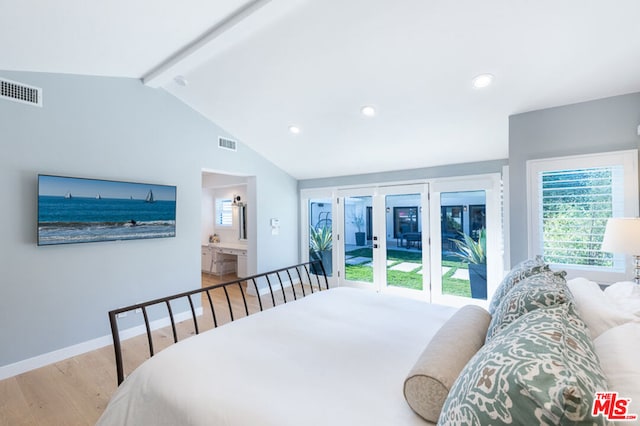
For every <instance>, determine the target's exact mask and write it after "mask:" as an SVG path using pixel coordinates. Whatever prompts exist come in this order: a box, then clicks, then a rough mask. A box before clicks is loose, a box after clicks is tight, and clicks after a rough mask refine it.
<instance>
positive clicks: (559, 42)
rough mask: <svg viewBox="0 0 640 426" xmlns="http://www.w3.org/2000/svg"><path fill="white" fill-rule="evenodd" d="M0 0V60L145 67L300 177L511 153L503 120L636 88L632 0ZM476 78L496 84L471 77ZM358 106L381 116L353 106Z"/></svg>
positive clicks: (43, 65)
mask: <svg viewBox="0 0 640 426" xmlns="http://www.w3.org/2000/svg"><path fill="white" fill-rule="evenodd" d="M0 10H2V13H0V38H1V39H2V40H3V41H4V43H3V49H2V54H0V69H5V70H25V71H43V72H58V73H71V74H88V75H99V76H122V77H134V78H140V79H141V81H142V83H143V84H147V85H148V86H150V87H154V88H158V89H159V90H160V89H164V90H167V91H169V92H170V93H172V94H173V95H174V96H176V97H177V98H179V99H181V100H182V101H183V102H185V103H187V104H188V105H190V106H191V107H193V108H194V109H195V110H197V111H199V112H200V113H202V114H204V115H205V116H207V117H208V118H210V119H211V120H212V121H214V122H215V123H216V124H218V125H220V126H221V127H223V128H224V129H226V130H227V131H228V132H230V133H231V134H233V135H234V136H235V137H237V138H238V139H239V140H240V141H241V142H243V143H245V144H247V145H248V146H250V147H251V148H253V149H254V150H256V151H258V152H259V153H261V154H262V155H264V156H265V157H266V158H268V159H269V160H270V161H272V162H273V163H275V164H276V165H278V166H279V167H281V168H282V169H284V170H285V171H287V172H288V173H289V174H291V175H292V176H294V177H296V178H298V179H306V178H316V177H327V176H338V175H349V174H359V173H371V172H381V171H388V170H399V169H410V168H418V167H428V166H436V165H442V164H449V163H462V162H471V161H481V160H490V159H500V158H506V157H507V155H508V152H507V151H508V117H509V115H511V114H516V113H520V112H525V111H531V110H536V109H542V108H548V107H553V106H558V105H565V104H570V103H575V102H582V101H587V100H592V99H597V98H602V97H607V96H613V95H619V94H624V93H631V92H637V91H640V31H638V17H640V1H637V0H615V1H611V0H537V1H527V0H486V1H482V2H481V1H477V0H456V1H450V0H397V1H390V0H321V1H320V0H317V1H311V0H254V1H247V0H216V1H209V0H190V1H188V2H177V1H174V0H153V1H151V0H139V1H135V0H134V1H131V0H110V1H87V0H58V1H55V2H45V1H42V0H21V1H9V0H1V2H0ZM483 73H490V74H492V75H493V77H494V78H493V82H492V84H491V85H490V86H488V87H486V88H483V89H478V88H475V87H474V86H473V85H472V79H473V78H474V77H475V76H477V75H479V74H483ZM178 76H181V77H182V78H183V80H182V83H183V84H184V83H185V82H186V83H187V84H186V85H183V84H179V83H178V82H176V80H175V78H176V77H178ZM178 80H180V79H178ZM367 105H368V106H373V107H374V108H375V110H376V114H375V116H373V117H367V116H364V115H362V114H361V108H362V107H363V106H367ZM638 118H639V120H640V117H638ZM290 126H296V127H298V128H299V130H300V131H299V133H298V134H293V133H291V132H290V131H289V128H290ZM212 143H217V141H212Z"/></svg>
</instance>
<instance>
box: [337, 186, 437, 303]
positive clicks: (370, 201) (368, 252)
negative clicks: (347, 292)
mask: <svg viewBox="0 0 640 426" xmlns="http://www.w3.org/2000/svg"><path fill="white" fill-rule="evenodd" d="M427 193H428V191H427V185H426V184H412V185H394V186H380V187H370V188H358V189H345V190H339V191H338V197H337V205H338V216H339V217H340V222H339V226H338V242H339V245H338V265H339V266H338V276H339V282H340V285H350V286H355V287H365V288H371V289H374V290H376V291H385V292H396V293H404V294H405V295H408V296H413V297H418V298H426V299H428V298H429V295H428V291H429V278H430V274H429V270H430V267H429V256H428V254H429V251H428V249H427V248H428V241H429V232H428V230H429V226H428V224H429V208H428V202H427Z"/></svg>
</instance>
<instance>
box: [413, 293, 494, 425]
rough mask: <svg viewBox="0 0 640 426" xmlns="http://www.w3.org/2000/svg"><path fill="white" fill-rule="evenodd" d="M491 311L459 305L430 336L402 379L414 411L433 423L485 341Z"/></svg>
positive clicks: (473, 306)
mask: <svg viewBox="0 0 640 426" xmlns="http://www.w3.org/2000/svg"><path fill="white" fill-rule="evenodd" d="M490 321H491V315H490V314H489V312H487V311H486V310H484V309H482V308H481V307H479V306H475V305H466V306H464V307H462V308H460V309H459V310H458V311H457V312H456V313H455V314H453V316H452V317H451V318H449V320H447V321H446V322H445V323H444V324H443V325H442V327H441V328H440V330H438V332H437V333H436V334H435V335H434V336H433V338H432V339H431V341H430V342H429V344H428V345H427V347H426V348H425V349H424V351H423V352H422V354H421V355H420V357H419V358H418V361H417V362H416V363H415V365H414V366H413V368H412V369H411V371H410V372H409V375H408V376H407V378H406V379H405V381H404V397H405V399H406V400H407V402H408V403H409V406H410V407H411V409H413V411H415V412H416V413H417V414H419V415H420V417H422V418H423V419H425V420H427V421H429V422H433V423H436V422H437V421H438V417H440V411H441V410H442V406H443V404H444V401H445V399H446V398H447V395H448V394H449V389H451V386H452V385H453V382H454V381H455V380H456V379H457V378H458V375H459V374H460V372H461V371H462V369H463V368H464V366H465V365H466V364H467V362H469V360H470V359H471V357H473V356H474V355H475V353H476V352H478V350H479V349H480V348H481V347H482V345H483V344H484V340H485V337H486V334H487V329H488V328H489V322H490Z"/></svg>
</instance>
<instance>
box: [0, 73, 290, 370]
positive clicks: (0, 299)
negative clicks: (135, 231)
mask: <svg viewBox="0 0 640 426" xmlns="http://www.w3.org/2000/svg"><path fill="white" fill-rule="evenodd" d="M0 76H2V77H5V78H8V79H11V80H15V81H19V82H23V83H25V84H29V85H33V86H38V87H42V88H43V90H44V92H43V93H44V107H43V108H37V107H32V106H28V105H23V104H19V103H14V102H9V101H6V100H2V99H0V128H1V129H2V134H1V135H0V147H1V148H2V155H0V178H1V179H0V181H1V182H2V185H0V199H1V200H2V215H1V216H0V217H1V220H0V235H1V236H2V239H0V271H1V273H0V277H1V278H0V280H1V281H0V342H2V345H0V370H1V369H2V368H3V366H7V365H11V364H14V363H18V362H20V361H23V360H25V359H28V358H31V357H35V356H38V355H41V354H46V353H48V352H51V351H54V350H57V349H60V348H65V347H68V346H71V345H75V344H79V343H81V342H85V341H88V340H90V339H95V338H98V337H101V336H105V335H107V334H108V333H109V326H108V319H107V312H108V311H109V310H110V309H114V308H117V307H120V306H124V305H128V304H132V303H135V302H138V301H141V300H146V299H150V298H153V297H157V296H161V295H166V294H170V293H175V292H179V291H183V290H187V289H191V288H196V287H198V286H200V258H201V254H200V245H201V239H202V226H201V220H202V170H207V169H210V170H220V171H222V172H229V173H231V174H240V175H245V176H252V177H251V178H249V180H251V182H252V184H253V185H254V186H255V188H256V189H255V190H254V192H255V193H252V194H248V197H249V198H251V197H254V198H255V199H256V206H255V208H254V209H251V210H250V216H252V217H251V219H252V220H253V221H254V223H257V229H253V230H252V233H253V239H252V243H251V248H250V249H252V250H253V252H254V253H256V258H254V259H253V262H252V264H251V265H249V269H250V271H249V272H250V273H251V272H255V271H256V270H259V271H266V270H269V269H275V268H277V267H282V266H286V265H287V264H292V263H296V262H298V259H299V256H298V253H299V238H298V232H299V229H298V228H299V227H298V220H297V211H298V204H299V203H298V195H297V182H296V180H295V179H293V178H291V177H290V176H289V175H287V174H286V173H284V172H283V171H282V170H280V169H278V168H277V167H275V166H274V165H273V164H272V163H270V162H268V161H266V160H265V159H264V158H262V157H261V156H259V155H258V154H257V153H255V152H254V151H252V150H250V149H249V148H248V147H247V146H245V145H244V144H242V143H240V144H239V146H238V152H235V153H234V152H231V151H226V150H221V149H219V148H217V137H218V136H219V135H222V136H226V137H233V136H232V135H229V134H227V133H226V132H224V130H222V129H220V128H219V127H217V126H216V125H215V124H213V123H211V122H210V121H208V120H207V119H205V118H204V117H203V116H201V115H200V114H198V113H197V112H195V111H193V110H192V109H190V108H188V107H187V106H185V105H184V104H182V103H181V102H180V101H178V100H177V99H175V98H174V97H173V96H171V95H170V94H168V93H166V92H165V91H163V90H158V89H151V88H148V87H145V86H143V85H142V84H141V83H140V81H138V80H135V79H120V78H102V77H85V76H73V75H60V74H43V73H20V72H5V71H0ZM38 173H48V174H60V175H66V176H78V177H90V178H103V179H114V180H126V181H140V182H149V183H158V184H169V185H176V186H177V223H176V237H175V238H167V239H158V240H137V241H123V242H106V243H90V244H80V245H65V246H47V247H37V246H36V223H37V217H36V200H37V197H36V195H37V194H36V191H37V189H36V186H37V184H36V177H37V174H38ZM271 217H280V218H281V219H282V220H281V232H280V234H279V235H277V236H272V235H271V233H270V228H269V227H268V226H267V225H268V221H269V218H271ZM250 237H251V235H250ZM127 319H129V318H127Z"/></svg>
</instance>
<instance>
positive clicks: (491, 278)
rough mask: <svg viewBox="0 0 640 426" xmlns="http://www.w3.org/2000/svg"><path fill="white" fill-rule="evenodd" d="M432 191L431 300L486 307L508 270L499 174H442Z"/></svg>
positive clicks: (445, 303)
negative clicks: (504, 268) (504, 267)
mask: <svg viewBox="0 0 640 426" xmlns="http://www.w3.org/2000/svg"><path fill="white" fill-rule="evenodd" d="M431 191H432V192H431V203H430V207H431V217H432V218H433V219H432V221H431V230H432V239H431V259H432V262H433V264H432V265H433V267H432V270H431V273H432V292H431V300H432V302H434V303H439V304H444V305H451V306H462V305H466V304H477V305H480V306H485V307H486V306H488V301H489V300H490V299H491V296H492V295H493V292H494V291H495V287H496V286H497V284H498V283H499V282H500V278H501V277H502V270H503V244H502V241H503V237H502V214H501V179H500V174H498V173H495V174H486V175H478V176H465V177H461V178H452V179H442V180H439V181H436V182H434V183H433V184H432V187H431Z"/></svg>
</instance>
